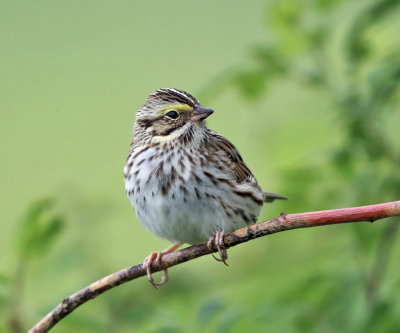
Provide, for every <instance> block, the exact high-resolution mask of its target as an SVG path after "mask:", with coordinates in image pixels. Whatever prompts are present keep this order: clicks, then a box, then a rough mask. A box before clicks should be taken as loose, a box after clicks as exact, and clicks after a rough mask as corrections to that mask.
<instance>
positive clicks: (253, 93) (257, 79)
mask: <svg viewBox="0 0 400 333" xmlns="http://www.w3.org/2000/svg"><path fill="white" fill-rule="evenodd" d="M234 80H235V81H236V82H237V84H238V87H239V88H240V90H241V92H242V93H243V94H244V95H245V96H247V97H251V98H256V97H260V95H261V93H262V92H263V91H264V89H265V86H266V81H267V75H266V73H263V72H259V71H253V72H250V71H249V72H242V73H238V74H237V76H236V78H235V79H234Z"/></svg>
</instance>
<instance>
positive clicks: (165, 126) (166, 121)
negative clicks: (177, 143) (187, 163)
mask: <svg viewBox="0 0 400 333" xmlns="http://www.w3.org/2000/svg"><path fill="white" fill-rule="evenodd" d="M213 112H214V111H213V110H211V109H208V108H205V107H203V106H201V105H200V103H199V102H198V101H197V99H196V98H195V97H193V96H192V95H190V94H189V93H187V92H185V91H182V90H178V89H174V88H162V89H158V90H157V91H156V92H154V93H153V94H151V95H150V96H149V97H148V98H147V101H146V104H144V105H143V106H142V107H141V108H140V109H139V110H138V112H137V114H136V121H135V128H134V140H135V137H136V138H137V139H142V140H143V139H151V141H153V142H157V141H159V142H160V141H163V142H173V141H174V140H179V139H182V140H184V139H185V138H186V139H187V136H188V134H190V136H195V135H196V133H198V132H199V131H204V129H205V128H206V127H205V121H204V120H205V119H206V118H207V117H208V116H209V115H211V114H212V113H213ZM192 139H193V138H192Z"/></svg>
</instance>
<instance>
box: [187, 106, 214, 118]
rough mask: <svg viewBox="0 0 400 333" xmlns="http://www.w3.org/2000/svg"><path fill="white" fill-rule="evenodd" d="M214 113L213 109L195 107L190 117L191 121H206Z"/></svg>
mask: <svg viewBox="0 0 400 333" xmlns="http://www.w3.org/2000/svg"><path fill="white" fill-rule="evenodd" d="M213 112H214V110H212V109H208V108H205V107H204V106H201V105H195V107H194V110H193V111H192V116H191V117H190V120H191V121H201V120H204V119H206V118H207V117H208V116H209V115H211V114H212V113H213Z"/></svg>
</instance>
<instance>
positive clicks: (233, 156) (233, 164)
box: [208, 130, 255, 183]
mask: <svg viewBox="0 0 400 333" xmlns="http://www.w3.org/2000/svg"><path fill="white" fill-rule="evenodd" d="M208 134H209V136H210V137H209V142H208V144H209V146H210V147H211V148H212V149H213V150H215V152H216V153H218V154H219V155H222V156H225V157H226V159H227V160H228V163H227V166H228V167H229V168H230V169H231V171H232V172H233V174H234V176H235V177H236V180H237V182H238V183H242V182H243V181H245V180H246V179H247V180H250V179H254V180H255V178H254V176H253V174H252V173H251V171H250V169H249V168H248V167H247V165H246V164H245V163H244V162H243V159H242V156H240V153H239V151H238V150H237V149H236V147H235V146H234V145H233V144H232V143H231V142H230V141H228V140H227V139H225V138H224V137H223V136H222V135H220V134H218V133H216V132H214V131H211V130H209V132H208Z"/></svg>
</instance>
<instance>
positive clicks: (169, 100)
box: [124, 88, 287, 288]
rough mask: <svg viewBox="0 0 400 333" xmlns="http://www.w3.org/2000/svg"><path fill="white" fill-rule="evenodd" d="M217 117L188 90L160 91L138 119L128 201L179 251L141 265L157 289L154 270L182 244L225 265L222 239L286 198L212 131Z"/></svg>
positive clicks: (128, 177)
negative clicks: (204, 249)
mask: <svg viewBox="0 0 400 333" xmlns="http://www.w3.org/2000/svg"><path fill="white" fill-rule="evenodd" d="M213 112H214V110H212V109H209V108H207V107H204V106H202V105H201V104H200V103H199V101H198V100H197V99H196V98H195V97H194V96H192V95H191V94H189V93H187V92H186V91H183V90H179V89H175V88H161V89H158V90H156V91H155V92H154V93H152V94H150V95H149V96H148V98H147V100H146V102H145V104H144V105H143V106H141V107H140V108H139V110H138V111H137V113H136V117H135V122H134V126H133V138H132V143H131V145H130V150H129V154H128V157H127V160H126V164H125V167H124V181H125V190H126V194H127V196H128V198H129V200H130V203H131V205H132V208H133V210H134V212H135V214H136V217H137V219H138V220H139V222H140V223H141V224H142V225H143V226H144V227H145V228H146V229H148V230H149V231H150V232H152V233H153V234H155V235H156V236H158V237H159V238H161V239H167V240H169V241H170V242H171V243H172V244H173V245H172V246H171V247H169V248H168V249H166V250H164V251H161V252H152V253H151V254H150V255H149V256H148V257H147V258H146V259H145V260H144V262H143V267H144V268H145V269H146V272H147V277H148V280H149V281H150V283H151V284H152V285H153V286H154V287H156V288H157V287H159V286H160V285H162V284H164V283H166V282H167V281H168V271H167V269H165V270H164V274H163V276H162V279H161V282H159V283H156V282H155V281H154V279H153V277H152V272H151V266H152V264H153V262H154V261H157V262H158V263H160V262H161V261H162V256H163V255H164V254H167V253H170V252H173V251H175V250H176V249H178V248H179V247H180V246H181V245H182V244H183V243H187V244H197V243H200V242H205V241H207V246H208V247H209V248H210V250H213V248H214V249H215V250H218V252H219V256H220V258H216V257H214V258H215V259H217V260H218V261H222V262H223V263H224V264H226V260H227V258H228V255H227V250H226V248H225V247H224V242H223V237H224V234H225V233H227V232H231V231H233V230H236V229H238V228H241V227H244V226H246V225H249V224H253V223H256V221H257V219H258V216H259V214H260V211H261V208H262V206H263V203H264V202H272V201H274V200H276V199H287V198H286V197H285V196H282V195H279V194H275V193H271V192H263V191H262V190H261V188H260V186H259V185H258V182H257V180H256V178H255V177H254V175H253V174H252V173H251V171H250V169H249V168H248V167H247V166H246V164H245V163H244V161H243V159H242V157H241V155H240V153H239V151H238V150H237V149H236V147H235V146H234V145H233V144H232V143H231V142H230V141H228V140H227V139H226V138H225V137H223V136H222V135H220V134H218V133H217V132H214V131H213V130H211V129H209V128H208V127H207V125H206V121H205V120H206V119H207V118H208V117H209V116H210V115H212V114H213Z"/></svg>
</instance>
